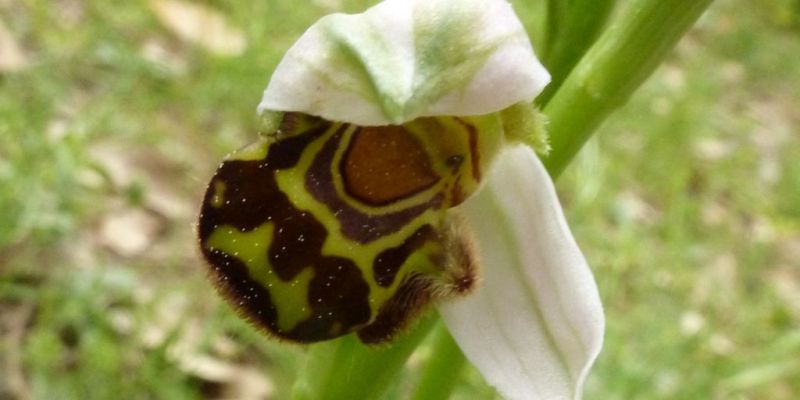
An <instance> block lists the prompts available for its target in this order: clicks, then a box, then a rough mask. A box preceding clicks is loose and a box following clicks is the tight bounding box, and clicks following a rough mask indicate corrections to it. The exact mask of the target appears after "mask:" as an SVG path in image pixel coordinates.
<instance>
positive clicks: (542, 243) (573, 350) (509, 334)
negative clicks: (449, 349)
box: [440, 145, 605, 400]
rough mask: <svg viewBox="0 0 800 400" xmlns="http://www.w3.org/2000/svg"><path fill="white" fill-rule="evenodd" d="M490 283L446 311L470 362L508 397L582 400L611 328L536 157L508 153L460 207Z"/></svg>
mask: <svg viewBox="0 0 800 400" xmlns="http://www.w3.org/2000/svg"><path fill="white" fill-rule="evenodd" d="M461 208H462V210H463V213H464V215H465V219H466V224H467V225H468V226H470V227H471V228H472V229H473V230H474V234H475V239H476V243H477V247H478V251H479V255H480V258H481V268H482V270H481V275H482V282H481V285H480V286H479V287H478V289H477V290H476V293H473V294H471V295H469V296H466V297H465V298H463V299H457V300H454V301H452V302H449V303H446V304H442V305H441V306H440V312H441V314H442V317H443V318H444V321H445V323H446V324H447V326H448V328H449V329H450V332H451V333H452V335H453V337H454V338H455V340H456V342H458V344H459V346H461V349H462V350H463V351H464V354H465V355H466V356H467V358H468V359H469V360H470V361H471V362H472V363H473V364H474V365H475V366H476V367H477V368H478V369H479V370H480V371H481V373H482V374H483V375H484V377H485V378H486V380H487V382H489V383H490V384H492V385H494V386H495V387H496V388H497V389H498V390H499V391H500V393H502V394H503V395H504V396H505V397H507V398H508V399H525V400H532V399H534V400H535V399H577V398H580V397H581V392H582V387H583V382H584V380H585V379H586V376H587V374H588V372H589V369H590V368H591V365H592V363H593V362H594V360H595V358H596V357H597V355H598V353H599V352H600V348H601V346H602V341H603V329H604V325H605V321H604V317H603V310H602V305H601V304H600V297H599V295H598V291H597V287H596V285H595V282H594V279H593V277H592V273H591V271H590V270H589V267H588V265H587V264H586V260H585V259H584V257H583V255H582V254H581V252H580V249H578V246H577V245H576V243H575V240H574V239H573V238H572V234H571V233H570V231H569V228H568V227H567V223H566V220H565V219H564V215H563V213H562V211H561V206H560V205H559V202H558V198H557V197H556V193H555V189H554V187H553V184H552V182H551V180H550V177H549V176H548V175H547V172H546V171H545V169H544V166H543V165H542V164H541V162H540V161H539V160H538V158H536V155H535V154H534V153H533V151H532V150H530V149H529V148H528V147H526V146H523V145H515V146H513V147H511V148H509V149H508V150H506V151H505V152H503V153H501V154H500V156H499V157H498V160H497V161H496V164H495V165H494V166H493V169H492V170H491V171H490V173H489V176H488V177H487V179H486V186H485V187H484V188H483V189H482V190H480V191H479V192H478V193H477V194H476V195H474V196H473V197H471V198H470V199H469V200H467V201H466V202H465V203H464V204H463V205H462V206H461Z"/></svg>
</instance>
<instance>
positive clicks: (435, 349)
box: [411, 323, 467, 400]
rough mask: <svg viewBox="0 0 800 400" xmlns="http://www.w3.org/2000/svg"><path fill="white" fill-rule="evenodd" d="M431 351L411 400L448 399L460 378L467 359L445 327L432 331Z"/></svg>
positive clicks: (440, 325)
mask: <svg viewBox="0 0 800 400" xmlns="http://www.w3.org/2000/svg"><path fill="white" fill-rule="evenodd" d="M431 341H432V343H431V346H432V351H431V355H430V357H428V362H427V363H426V364H425V366H424V367H423V369H422V372H421V374H420V376H421V377H420V381H419V385H418V386H417V390H416V392H415V393H414V395H413V396H412V397H411V399H413V400H441V399H447V398H449V397H450V393H451V392H452V391H453V389H455V387H456V384H457V383H458V381H459V379H460V378H461V374H462V372H463V371H464V368H465V367H466V366H467V359H466V357H464V353H462V352H461V349H460V348H459V347H458V345H457V344H456V342H455V341H454V340H453V337H452V336H451V335H450V332H449V331H448V330H447V327H445V326H444V324H442V323H439V324H437V325H436V328H435V329H434V333H433V338H432V340H431Z"/></svg>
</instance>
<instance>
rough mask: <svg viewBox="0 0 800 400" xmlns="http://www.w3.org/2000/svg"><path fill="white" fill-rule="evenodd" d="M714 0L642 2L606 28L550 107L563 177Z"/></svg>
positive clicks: (553, 161) (549, 161) (549, 163)
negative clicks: (578, 156) (612, 115)
mask: <svg viewBox="0 0 800 400" xmlns="http://www.w3.org/2000/svg"><path fill="white" fill-rule="evenodd" d="M711 1H712V0H640V1H635V2H633V3H632V4H630V5H629V6H628V8H627V10H625V12H624V13H623V15H622V16H621V17H620V18H619V19H618V20H617V21H616V22H615V23H613V24H612V26H611V27H610V28H609V29H608V30H606V31H605V32H604V33H603V34H602V35H601V36H600V38H599V39H598V40H597V42H596V43H595V44H594V45H593V46H592V47H591V49H589V51H588V52H587V53H586V55H585V56H584V57H583V58H582V59H581V60H580V62H579V63H578V65H576V66H575V68H574V70H573V71H572V72H571V73H570V74H569V76H568V77H567V79H566V80H565V81H564V83H563V85H562V86H561V87H560V88H559V90H558V91H557V92H556V94H555V95H554V96H553V98H552V99H551V100H550V101H549V102H548V103H547V105H546V106H545V107H544V110H543V111H544V114H545V115H546V116H547V117H548V118H549V120H550V127H549V131H550V144H551V146H552V152H551V153H550V156H549V157H547V158H545V159H544V160H543V161H544V163H545V166H546V167H547V170H548V171H550V174H551V175H552V176H554V177H555V176H558V175H559V174H560V173H561V172H562V171H563V170H564V168H565V167H566V166H567V164H568V163H569V161H570V160H572V158H573V157H574V156H575V155H576V154H577V153H578V150H580V148H581V146H583V144H584V143H585V142H586V140H587V139H589V137H590V136H591V135H592V133H593V132H594V131H595V130H596V129H597V128H598V127H599V126H600V124H601V123H602V122H603V121H604V120H605V119H606V117H608V115H609V114H611V112H612V111H614V110H615V109H617V108H618V107H619V106H621V105H622V104H624V103H625V102H626V101H627V100H628V98H630V96H631V94H633V92H634V91H635V90H636V88H638V87H639V85H641V84H642V82H644V80H645V79H646V78H647V77H648V76H650V74H651V73H652V72H653V71H654V70H655V69H656V67H657V66H658V65H659V64H660V63H661V61H662V60H663V59H664V57H665V56H666V55H667V54H668V52H669V51H670V50H671V49H672V48H673V47H674V46H675V44H676V43H677V42H678V40H679V39H680V38H681V36H683V34H684V33H685V32H686V31H687V30H688V29H689V28H690V27H691V26H692V25H693V24H694V22H695V21H696V20H697V18H699V17H700V15H701V14H702V13H703V11H705V9H706V8H707V7H708V6H709V5H710V4H711Z"/></svg>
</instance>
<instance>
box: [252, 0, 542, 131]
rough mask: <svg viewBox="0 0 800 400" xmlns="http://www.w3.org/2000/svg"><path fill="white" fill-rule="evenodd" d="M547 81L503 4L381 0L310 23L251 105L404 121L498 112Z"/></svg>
mask: <svg viewBox="0 0 800 400" xmlns="http://www.w3.org/2000/svg"><path fill="white" fill-rule="evenodd" d="M549 81H550V75H549V74H548V73H547V71H546V70H545V69H544V67H543V66H542V65H541V63H540V62H539V60H538V59H537V58H536V55H535V54H534V52H533V48H532V47H531V44H530V41H529V40H528V36H527V34H526V32H525V29H524V27H523V26H522V24H521V23H520V21H519V19H518V18H517V16H516V15H515V14H514V11H513V9H512V8H511V5H510V4H509V3H508V2H507V1H505V0H459V1H453V0H385V1H383V2H381V3H379V4H377V5H376V6H374V7H372V8H370V9H368V10H367V11H365V12H364V13H361V14H355V15H345V14H333V15H329V16H326V17H324V18H322V19H320V20H319V21H318V22H317V23H315V24H314V25H312V26H311V27H310V28H309V29H308V30H307V31H306V32H305V33H304V34H303V36H302V37H300V39H299V40H298V41H297V42H296V43H295V44H294V46H292V47H291V48H290V49H289V51H288V52H287V53H286V55H285V56H284V58H283V60H281V62H280V64H279V65H278V67H277V69H276V70H275V72H274V74H273V75H272V79H271V80H270V83H269V85H268V87H267V89H266V90H265V91H264V97H263V98H262V100H261V104H259V106H258V110H259V112H262V111H263V110H272V111H297V112H303V113H307V114H312V115H317V116H321V117H323V118H326V119H329V120H334V121H342V122H350V123H354V124H358V125H387V124H401V123H403V122H406V121H410V120H413V119H415V118H418V117H422V116H434V115H453V116H466V115H481V114H488V113H492V112H496V111H499V110H502V109H504V108H506V107H508V106H510V105H512V104H514V103H517V102H520V101H531V100H533V98H534V97H535V96H536V95H537V94H538V93H539V92H541V90H542V89H543V88H544V86H545V85H546V84H547V83H548V82H549Z"/></svg>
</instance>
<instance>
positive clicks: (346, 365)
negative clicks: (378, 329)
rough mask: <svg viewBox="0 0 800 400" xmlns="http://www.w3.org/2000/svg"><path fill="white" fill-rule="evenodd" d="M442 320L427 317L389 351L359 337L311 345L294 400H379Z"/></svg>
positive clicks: (295, 387) (299, 377)
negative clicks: (413, 353)
mask: <svg viewBox="0 0 800 400" xmlns="http://www.w3.org/2000/svg"><path fill="white" fill-rule="evenodd" d="M437 321H438V318H437V317H436V316H435V315H432V314H431V315H428V316H426V317H424V318H423V319H422V320H421V321H420V322H419V323H418V324H417V326H415V327H414V328H413V329H412V330H411V331H410V332H407V333H405V334H403V335H402V336H401V337H400V338H398V339H397V340H395V341H394V342H393V343H392V344H391V345H388V346H386V347H369V346H366V345H364V344H362V343H361V342H360V341H359V340H358V338H357V337H356V336H355V335H347V336H344V337H342V338H339V339H336V340H331V341H328V342H323V343H318V344H314V345H311V347H310V349H309V351H308V354H307V356H306V365H305V366H304V367H303V369H302V370H301V371H300V373H299V376H298V379H297V381H296V382H295V386H294V388H293V391H292V399H294V400H352V399H359V400H361V399H364V400H367V399H376V398H378V397H379V396H380V395H382V394H383V393H384V392H385V391H386V389H388V388H389V386H390V384H391V383H392V380H393V378H395V377H396V376H397V375H398V373H399V372H400V369H401V368H403V365H405V362H406V359H408V357H409V356H410V355H411V353H412V352H413V351H414V349H416V348H417V346H418V345H419V343H420V342H422V340H423V339H425V338H426V337H427V336H428V334H429V333H430V331H431V330H432V329H433V327H434V326H435V325H436V322H437Z"/></svg>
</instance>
